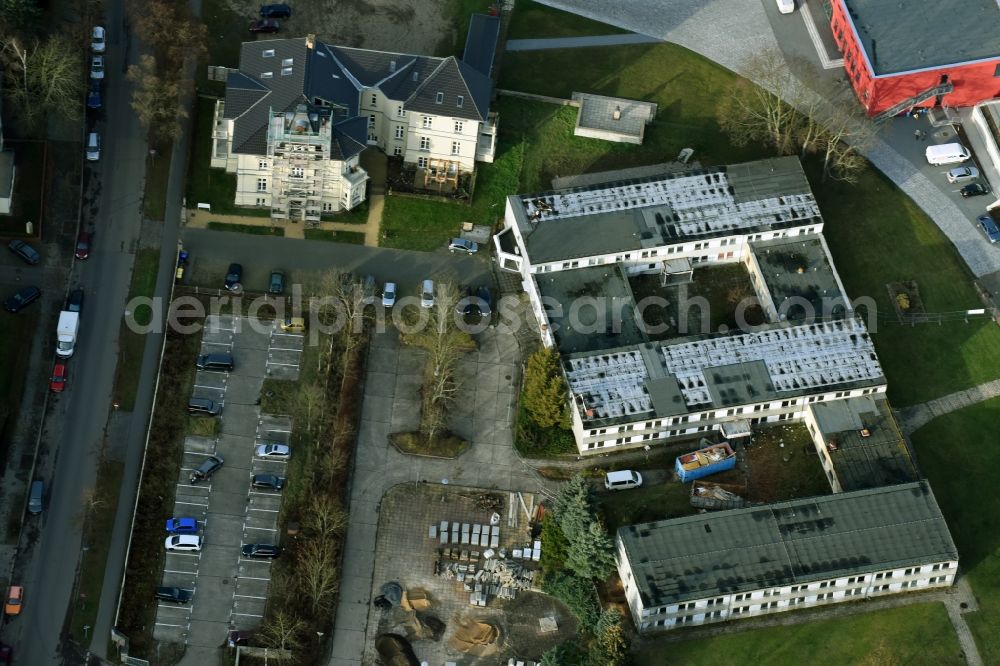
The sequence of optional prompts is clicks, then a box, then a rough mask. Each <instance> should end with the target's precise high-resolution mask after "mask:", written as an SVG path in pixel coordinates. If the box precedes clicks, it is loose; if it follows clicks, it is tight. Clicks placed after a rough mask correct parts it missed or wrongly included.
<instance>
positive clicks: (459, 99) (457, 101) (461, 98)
mask: <svg viewBox="0 0 1000 666" xmlns="http://www.w3.org/2000/svg"><path fill="white" fill-rule="evenodd" d="M455 106H457V107H458V108H460V109H461V108H462V107H463V106H465V95H459V96H458V97H456V98H455Z"/></svg>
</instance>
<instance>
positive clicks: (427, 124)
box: [423, 116, 434, 129]
mask: <svg viewBox="0 0 1000 666" xmlns="http://www.w3.org/2000/svg"><path fill="white" fill-rule="evenodd" d="M423 123H424V124H423V127H424V129H430V128H431V126H432V125H433V124H434V119H433V118H432V117H430V116H424V117H423Z"/></svg>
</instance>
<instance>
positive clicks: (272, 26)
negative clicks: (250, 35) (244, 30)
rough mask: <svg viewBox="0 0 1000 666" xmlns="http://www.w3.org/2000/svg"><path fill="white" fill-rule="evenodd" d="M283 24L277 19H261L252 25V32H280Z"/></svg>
mask: <svg viewBox="0 0 1000 666" xmlns="http://www.w3.org/2000/svg"><path fill="white" fill-rule="evenodd" d="M279 29H281V24H280V23H278V22H277V21H276V20H275V19H259V20H257V21H253V22H252V23H251V24H250V32H255V33H256V32H278V30H279Z"/></svg>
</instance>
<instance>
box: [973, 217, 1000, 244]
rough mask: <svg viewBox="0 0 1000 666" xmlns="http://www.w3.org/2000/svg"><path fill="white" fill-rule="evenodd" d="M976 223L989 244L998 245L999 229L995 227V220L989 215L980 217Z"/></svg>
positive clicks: (999, 240) (999, 239)
mask: <svg viewBox="0 0 1000 666" xmlns="http://www.w3.org/2000/svg"><path fill="white" fill-rule="evenodd" d="M976 221H977V222H978V223H979V228H980V229H982V230H983V233H984V234H986V238H987V239H989V241H990V242H991V243H1000V228H998V227H997V222H996V220H994V219H993V218H992V217H990V216H989V215H980V216H979V218H978V219H977V220H976Z"/></svg>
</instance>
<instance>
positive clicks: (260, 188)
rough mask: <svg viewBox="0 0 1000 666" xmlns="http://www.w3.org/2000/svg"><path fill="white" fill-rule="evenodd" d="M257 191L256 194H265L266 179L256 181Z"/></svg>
mask: <svg viewBox="0 0 1000 666" xmlns="http://www.w3.org/2000/svg"><path fill="white" fill-rule="evenodd" d="M257 191H258V192H267V178H258V179H257Z"/></svg>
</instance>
